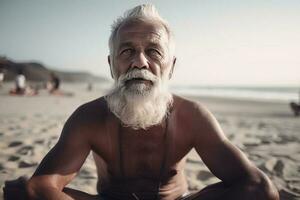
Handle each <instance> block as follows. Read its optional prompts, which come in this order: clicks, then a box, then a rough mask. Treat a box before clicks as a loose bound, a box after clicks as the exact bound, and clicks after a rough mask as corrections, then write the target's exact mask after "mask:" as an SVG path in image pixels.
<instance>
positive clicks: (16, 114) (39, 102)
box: [0, 84, 300, 200]
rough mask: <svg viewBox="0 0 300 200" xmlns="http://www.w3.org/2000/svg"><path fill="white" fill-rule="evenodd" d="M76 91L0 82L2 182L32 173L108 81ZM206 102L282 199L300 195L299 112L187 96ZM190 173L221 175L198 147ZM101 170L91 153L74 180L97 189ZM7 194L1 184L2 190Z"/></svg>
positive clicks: (193, 179)
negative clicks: (16, 91) (13, 88)
mask: <svg viewBox="0 0 300 200" xmlns="http://www.w3.org/2000/svg"><path fill="white" fill-rule="evenodd" d="M64 86H65V87H64V88H63V89H64V90H66V91H68V92H72V93H73V94H74V95H73V96H65V97H63V96H49V95H48V94H47V93H46V92H45V91H44V92H43V91H42V92H40V94H39V95H38V96H35V97H17V96H9V95H7V92H8V88H9V87H10V85H8V86H4V87H2V88H0V149H1V151H0V187H1V188H2V187H3V185H4V181H5V180H12V179H15V178H17V177H19V176H22V175H26V176H28V177H30V176H31V175H32V173H33V172H34V170H35V169H36V167H37V166H38V163H39V162H40V161H41V159H42V158H43V157H44V155H45V154H46V153H47V152H48V151H49V149H50V148H51V147H52V146H53V145H54V144H55V143H56V141H57V139H58V137H59V134H60V132H61V129H62V127H63V125H64V122H65V121H66V119H67V118H68V116H69V115H70V114H71V113H72V112H73V111H74V110H75V109H76V108H77V107H78V106H79V105H81V104H82V103H84V102H87V101H90V100H92V99H95V98H97V97H99V96H101V95H103V94H105V92H106V89H105V88H107V87H106V86H103V87H101V86H98V87H95V88H94V89H93V91H92V92H89V91H87V90H86V87H87V85H83V84H76V85H74V84H73V85H71V84H68V85H64ZM187 98H191V99H196V100H199V101H200V102H202V104H204V105H206V106H207V107H208V108H209V109H210V110H211V111H212V113H213V114H214V115H215V116H216V118H217V119H218V121H219V122H220V124H221V127H222V128H223V130H224V132H225V134H226V135H227V137H228V138H229V139H230V140H231V141H232V142H233V143H234V144H235V145H236V146H238V147H239V148H240V149H241V150H242V151H243V152H245V153H246V155H247V156H248V157H249V159H250V160H251V161H253V162H254V163H255V164H256V165H257V166H258V167H259V168H260V169H261V170H263V171H264V172H265V173H266V174H267V175H268V176H269V177H270V178H271V179H272V180H273V182H274V183H275V185H276V187H277V188H278V190H279V191H280V195H281V199H282V200H294V199H297V200H299V199H300V132H299V130H300V118H295V117H294V116H293V115H292V113H291V111H290V109H289V106H288V104H286V103H277V102H258V101H245V100H234V99H225V98H223V99H222V98H210V97H187ZM186 174H187V177H188V178H187V179H188V183H189V189H190V190H191V191H195V190H199V189H201V188H203V187H205V186H206V185H208V184H211V183H214V182H217V181H219V180H218V179H217V178H215V177H214V175H212V174H211V173H210V172H209V170H208V169H207V168H206V167H205V165H204V164H203V163H202V161H201V159H200V158H199V157H198V155H197V153H196V152H195V151H191V152H190V153H189V155H188V158H187V167H186ZM96 180H97V176H96V171H95V166H94V164H93V160H92V158H91V156H89V157H88V159H87V161H86V162H85V164H84V166H83V167H82V168H81V170H80V173H79V174H78V175H77V177H76V178H75V180H74V181H72V183H71V184H70V185H69V186H70V187H73V188H77V189H80V190H83V191H86V192H89V193H96ZM0 195H1V197H0V199H1V198H2V190H1V193H0Z"/></svg>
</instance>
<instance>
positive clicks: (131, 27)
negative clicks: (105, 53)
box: [116, 21, 168, 44]
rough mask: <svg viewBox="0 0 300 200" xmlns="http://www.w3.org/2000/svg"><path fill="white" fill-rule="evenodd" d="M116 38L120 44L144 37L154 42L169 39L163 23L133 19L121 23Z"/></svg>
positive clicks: (145, 39) (143, 38)
mask: <svg viewBox="0 0 300 200" xmlns="http://www.w3.org/2000/svg"><path fill="white" fill-rule="evenodd" d="M116 38H117V40H118V42H119V44H120V43H128V42H130V41H131V40H134V39H142V40H144V41H147V42H151V43H154V44H155V43H157V44H158V43H160V42H162V41H163V42H166V41H165V40H168V36H167V33H166V30H165V29H164V27H163V26H162V25H161V24H159V23H155V22H141V21H132V22H127V23H125V24H123V25H121V26H120V28H119V30H118V32H117V37H116Z"/></svg>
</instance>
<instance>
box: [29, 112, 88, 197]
mask: <svg viewBox="0 0 300 200" xmlns="http://www.w3.org/2000/svg"><path fill="white" fill-rule="evenodd" d="M81 112H82V111H81V109H80V108H79V109H78V110H77V111H75V113H73V114H72V116H71V117H70V118H69V119H68V121H67V122H66V124H65V126H64V128H63V131H62V134H61V136H60V138H59V141H58V142H57V144H56V145H55V146H54V147H53V148H52V149H51V150H50V152H49V153H48V154H47V155H46V156H45V157H44V159H43V160H42V162H41V163H40V165H39V167H38V168H37V170H36V171H35V173H34V175H33V176H32V177H31V178H30V179H29V181H28V182H27V192H28V195H29V199H49V200H50V199H53V200H64V199H66V200H69V199H72V198H71V197H70V196H69V195H67V194H66V193H64V192H62V191H63V188H64V187H65V186H66V185H67V184H68V183H69V182H70V181H71V180H72V179H73V178H74V176H75V175H76V173H77V172H78V171H79V169H80V167H81V166H82V164H83V162H84V161H85V159H86V157H87V156H88V154H89V152H90V150H91V146H90V143H89V134H88V133H87V132H86V131H85V130H86V127H85V126H86V123H85V121H84V119H83V117H82V116H81Z"/></svg>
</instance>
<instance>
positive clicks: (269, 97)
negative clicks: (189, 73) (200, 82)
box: [170, 85, 300, 102]
mask: <svg viewBox="0 0 300 200" xmlns="http://www.w3.org/2000/svg"><path fill="white" fill-rule="evenodd" d="M170 89H171V91H173V92H175V93H177V94H181V95H201V96H209V97H222V98H235V99H244V100H255V101H276V102H291V101H294V102H299V98H300V86H299V87H294V86H293V87H263V86H262V87H231V86H230V87H229V86H226V87H220V86H178V85H177V86H171V87H170Z"/></svg>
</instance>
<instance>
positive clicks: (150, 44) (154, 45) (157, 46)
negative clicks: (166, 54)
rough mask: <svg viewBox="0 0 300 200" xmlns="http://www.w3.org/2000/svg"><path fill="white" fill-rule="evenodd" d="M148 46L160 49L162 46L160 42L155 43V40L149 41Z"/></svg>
mask: <svg viewBox="0 0 300 200" xmlns="http://www.w3.org/2000/svg"><path fill="white" fill-rule="evenodd" d="M148 47H156V48H159V49H162V48H163V47H162V46H161V44H160V43H157V42H150V43H149V45H148Z"/></svg>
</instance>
